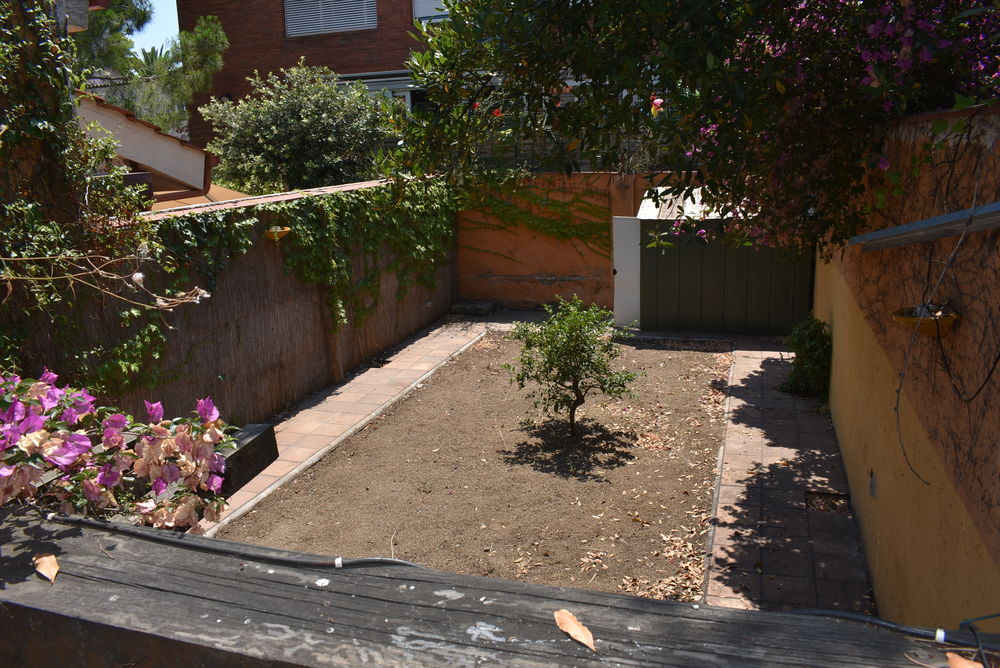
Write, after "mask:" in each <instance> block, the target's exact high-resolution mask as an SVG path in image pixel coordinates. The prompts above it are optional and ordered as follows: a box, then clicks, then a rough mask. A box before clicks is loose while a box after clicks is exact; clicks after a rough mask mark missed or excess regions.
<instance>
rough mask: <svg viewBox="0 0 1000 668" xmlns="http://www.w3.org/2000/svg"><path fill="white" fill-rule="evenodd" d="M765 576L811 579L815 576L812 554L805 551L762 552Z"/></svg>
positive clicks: (807, 550)
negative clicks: (789, 576) (790, 576)
mask: <svg viewBox="0 0 1000 668" xmlns="http://www.w3.org/2000/svg"><path fill="white" fill-rule="evenodd" d="M760 559H761V563H763V568H764V575H765V577H766V576H768V575H792V576H795V577H802V578H811V577H812V576H813V560H812V553H811V552H810V551H809V549H808V548H807V549H805V550H761V553H760Z"/></svg>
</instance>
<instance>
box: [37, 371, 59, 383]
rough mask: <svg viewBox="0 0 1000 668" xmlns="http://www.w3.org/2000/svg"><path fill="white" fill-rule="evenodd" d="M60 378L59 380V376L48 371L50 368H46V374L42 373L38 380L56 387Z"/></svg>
mask: <svg viewBox="0 0 1000 668" xmlns="http://www.w3.org/2000/svg"><path fill="white" fill-rule="evenodd" d="M58 378H59V376H57V375H56V374H54V373H52V372H51V371H49V370H48V368H46V369H45V372H44V373H42V375H41V376H39V377H38V380H40V381H42V382H43V383H47V384H49V385H55V384H56V380H57V379H58Z"/></svg>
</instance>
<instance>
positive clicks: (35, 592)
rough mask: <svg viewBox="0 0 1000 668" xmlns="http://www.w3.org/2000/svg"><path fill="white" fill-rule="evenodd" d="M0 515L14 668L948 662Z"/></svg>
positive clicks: (888, 636)
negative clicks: (588, 636) (48, 565)
mask: <svg viewBox="0 0 1000 668" xmlns="http://www.w3.org/2000/svg"><path fill="white" fill-rule="evenodd" d="M318 512H321V511H318ZM0 519H2V524H0V541H2V543H0V544H2V546H3V548H2V555H0V579H2V582H3V587H2V589H0V624H3V628H4V630H5V633H6V634H7V637H8V638H10V639H12V642H9V643H8V644H7V647H6V649H5V661H6V662H7V663H8V665H17V666H28V667H30V666H52V665H58V666H65V667H70V666H85V665H141V666H178V665H192V666H248V667H253V668H256V667H257V666H331V665H333V666H341V665H344V666H356V665H360V664H363V663H371V664H375V665H380V666H429V665H447V666H474V665H482V664H489V665H505V666H507V665H511V666H553V665H575V666H591V665H593V666H597V665H626V666H629V665H631V666H637V665H642V666H651V665H657V666H685V667H689V666H702V665H705V666H709V665H710V666H764V665H766V666H803V665H810V666H886V667H892V666H901V667H902V666H907V667H910V666H912V665H914V664H913V663H911V662H910V661H909V660H908V659H907V658H906V657H905V656H904V653H906V654H909V655H910V656H912V657H914V658H916V659H918V660H921V661H924V662H925V663H930V662H932V661H934V660H935V659H936V658H940V656H941V652H940V651H939V650H938V649H936V648H935V647H934V646H933V645H931V644H928V643H925V642H918V641H916V640H913V639H911V638H908V637H906V636H902V635H900V634H897V633H893V632H890V631H886V630H883V629H878V628H873V627H871V626H868V625H866V624H863V623H857V622H851V621H843V620H833V619H827V618H822V617H810V616H804V615H794V614H788V613H763V612H752V611H740V610H728V609H722V608H710V607H706V606H696V605H691V604H686V603H676V602H668V601H654V600H649V599H642V598H634V597H630V596H621V595H615V594H605V593H600V592H593V591H583V590H578V589H568V588H562V587H548V586H540V585H531V584H526V583H522V582H514V581H510V580H496V579H488V578H482V577H473V576H465V575H456V574H453V573H444V572H440V571H434V570H429V569H424V568H419V567H406V566H397V565H393V566H376V567H364V568H342V569H336V568H332V567H323V566H321V565H320V564H319V563H318V562H317V561H316V559H317V558H316V557H315V556H314V555H307V554H304V553H297V552H286V551H281V550H274V549H270V548H260V547H252V546H246V545H243V544H240V543H230V542H228V541H222V540H218V539H208V538H204V537H199V536H190V535H186V534H175V533H174V534H170V535H169V542H166V543H164V542H160V541H159V540H156V538H157V537H158V536H162V535H163V534H164V533H168V532H160V531H158V530H155V529H145V528H138V527H128V528H127V529H124V530H126V531H129V532H131V533H121V532H120V531H116V530H112V529H111V528H110V527H109V528H108V530H105V529H102V528H95V527H93V526H86V525H78V524H67V523H61V522H58V521H48V520H44V519H41V518H40V517H39V516H38V515H37V513H34V512H32V511H30V510H25V509H20V510H16V511H13V512H11V511H8V512H7V514H6V517H3V518H0ZM209 549H211V550H215V551H209ZM218 550H222V551H224V553H218ZM39 553H52V554H55V555H56V556H57V558H58V561H59V565H60V567H61V570H60V572H59V575H58V577H57V578H56V580H55V582H54V583H49V582H48V581H45V580H43V579H41V578H40V577H39V576H37V575H36V574H35V573H34V572H33V569H32V562H31V557H32V555H34V554H39ZM310 560H312V561H310ZM560 608H566V609H569V610H570V611H572V612H573V613H574V614H575V615H576V616H577V617H578V618H579V619H580V621H581V622H582V623H584V624H585V625H587V626H588V627H589V628H590V630H591V631H592V632H593V634H594V637H595V638H596V640H597V647H598V650H599V652H598V653H597V654H594V653H592V652H591V651H590V650H588V649H586V648H585V647H583V646H582V645H580V644H578V643H576V642H575V641H573V640H571V639H570V638H569V637H568V636H566V635H565V634H564V633H562V632H561V631H560V630H559V629H558V628H557V627H556V625H555V623H554V621H553V612H554V611H556V610H558V609H560Z"/></svg>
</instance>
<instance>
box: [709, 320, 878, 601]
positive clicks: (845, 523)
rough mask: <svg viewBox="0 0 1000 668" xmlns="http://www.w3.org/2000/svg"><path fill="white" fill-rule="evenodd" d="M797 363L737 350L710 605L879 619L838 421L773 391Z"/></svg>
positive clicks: (749, 348) (774, 353)
mask: <svg viewBox="0 0 1000 668" xmlns="http://www.w3.org/2000/svg"><path fill="white" fill-rule="evenodd" d="M791 357H792V355H791V354H789V353H788V352H785V351H783V350H781V349H774V348H771V347H767V344H764V345H762V344H761V342H760V341H759V340H757V339H740V340H738V341H737V343H736V347H735V351H734V358H733V368H732V374H731V377H730V397H729V405H728V407H727V411H726V412H727V426H726V439H725V445H724V447H723V451H722V457H721V460H720V467H721V468H720V477H719V485H718V493H717V495H716V504H715V512H714V518H713V520H712V522H713V525H714V526H713V532H712V533H711V535H710V540H709V552H710V554H709V559H708V573H707V580H708V586H707V592H706V593H707V596H706V603H708V604H710V605H719V606H726V607H736V608H747V609H758V608H759V609H765V610H774V609H779V610H780V609H788V608H805V607H819V608H838V609H843V610H853V611H856V612H866V613H867V612H874V605H873V603H872V599H871V590H870V587H869V583H868V577H867V571H866V568H865V561H864V556H863V553H862V548H861V543H860V540H859V538H858V532H857V527H856V525H855V522H854V517H853V515H852V513H851V508H850V500H849V498H848V496H847V492H848V490H847V478H846V476H845V474H844V469H843V463H842V461H841V458H840V449H839V448H838V446H837V440H836V437H835V436H834V433H833V428H832V426H831V424H830V420H829V419H828V418H827V417H826V416H824V415H821V414H820V413H819V412H818V411H817V408H818V405H817V402H815V401H811V400H804V399H800V398H796V397H792V396H791V395H788V394H785V393H783V392H779V391H778V390H777V389H775V388H776V386H777V385H778V384H780V383H781V381H782V380H783V379H784V378H785V377H786V376H787V374H788V371H789V369H790V366H791Z"/></svg>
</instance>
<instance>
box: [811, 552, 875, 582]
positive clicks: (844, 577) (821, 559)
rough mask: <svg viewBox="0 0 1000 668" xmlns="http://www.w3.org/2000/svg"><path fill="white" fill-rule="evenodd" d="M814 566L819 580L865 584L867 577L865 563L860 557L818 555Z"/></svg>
mask: <svg viewBox="0 0 1000 668" xmlns="http://www.w3.org/2000/svg"><path fill="white" fill-rule="evenodd" d="M813 565H814V574H815V577H816V579H818V580H819V579H822V580H840V581H853V582H864V581H865V578H866V577H867V573H866V572H865V565H864V562H863V561H862V560H861V559H860V558H858V557H851V556H836V555H828V554H817V555H816V557H815V561H814V564H813Z"/></svg>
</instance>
